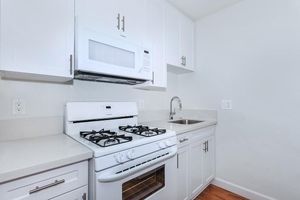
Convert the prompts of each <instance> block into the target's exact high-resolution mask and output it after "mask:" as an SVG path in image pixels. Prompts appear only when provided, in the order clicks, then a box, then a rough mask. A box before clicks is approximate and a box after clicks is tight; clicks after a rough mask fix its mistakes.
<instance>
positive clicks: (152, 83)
mask: <svg viewBox="0 0 300 200" xmlns="http://www.w3.org/2000/svg"><path fill="white" fill-rule="evenodd" d="M151 82H152V84H154V72H152V81H151Z"/></svg>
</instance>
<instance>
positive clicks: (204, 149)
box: [203, 142, 206, 153]
mask: <svg viewBox="0 0 300 200" xmlns="http://www.w3.org/2000/svg"><path fill="white" fill-rule="evenodd" d="M203 145H204V148H203V151H204V152H205V153H206V142H204V143H203Z"/></svg>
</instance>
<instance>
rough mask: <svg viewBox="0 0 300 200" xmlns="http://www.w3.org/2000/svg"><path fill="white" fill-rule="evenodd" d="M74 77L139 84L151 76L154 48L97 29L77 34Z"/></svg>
mask: <svg viewBox="0 0 300 200" xmlns="http://www.w3.org/2000/svg"><path fill="white" fill-rule="evenodd" d="M75 46H76V51H75V79H81V80H92V81H101V82H114V83H123V84H132V85H134V84H139V83H143V82H145V81H149V80H151V79H152V66H151V63H152V62H151V59H152V58H151V51H150V49H145V48H143V47H141V46H138V45H135V44H132V43H130V42H128V41H126V40H125V39H123V40H122V39H116V38H112V37H109V36H105V35H104V34H101V33H97V32H94V31H88V30H84V31H83V30H81V31H80V32H78V33H77V35H76V44H75Z"/></svg>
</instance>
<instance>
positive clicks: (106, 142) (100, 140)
mask: <svg viewBox="0 0 300 200" xmlns="http://www.w3.org/2000/svg"><path fill="white" fill-rule="evenodd" d="M80 137H82V138H84V139H86V140H88V141H90V142H93V143H94V144H97V145H98V146H100V147H109V146H113V145H117V144H122V143H125V142H130V141H131V140H132V137H131V136H126V135H124V134H123V135H118V134H117V133H116V132H113V131H110V130H104V129H102V130H100V131H94V130H92V131H81V132H80Z"/></svg>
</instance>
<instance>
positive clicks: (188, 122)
mask: <svg viewBox="0 0 300 200" xmlns="http://www.w3.org/2000/svg"><path fill="white" fill-rule="evenodd" d="M201 122H204V121H200V120H192V119H180V120H175V121H169V123H174V124H183V125H189V124H198V123H201Z"/></svg>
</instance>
